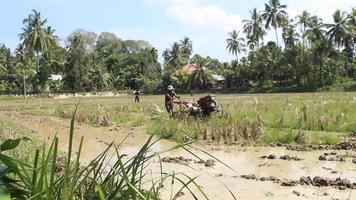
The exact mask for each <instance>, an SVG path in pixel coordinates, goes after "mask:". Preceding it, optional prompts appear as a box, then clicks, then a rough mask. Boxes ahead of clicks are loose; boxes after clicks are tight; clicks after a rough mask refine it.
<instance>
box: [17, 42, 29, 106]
mask: <svg viewBox="0 0 356 200" xmlns="http://www.w3.org/2000/svg"><path fill="white" fill-rule="evenodd" d="M16 54H17V56H18V57H19V62H17V63H16V67H18V68H22V69H23V79H22V80H23V95H24V99H25V100H26V95H27V91H26V88H27V86H26V76H27V66H28V65H30V62H31V57H30V52H28V50H27V49H25V47H24V46H23V45H22V44H19V46H18V47H17V49H16Z"/></svg>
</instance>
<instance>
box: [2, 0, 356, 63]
mask: <svg viewBox="0 0 356 200" xmlns="http://www.w3.org/2000/svg"><path fill="white" fill-rule="evenodd" d="M267 1H268V0H2V1H1V3H0V9H1V12H0V26H1V30H0V43H3V44H5V45H6V46H8V47H10V48H11V49H14V48H15V47H16V46H17V44H18V43H19V38H18V34H19V33H20V32H21V28H22V27H23V24H22V20H23V19H24V18H26V17H27V16H28V15H29V14H30V13H31V11H32V9H36V10H37V11H40V12H41V15H42V16H43V17H44V18H47V20H48V25H50V26H52V27H53V28H54V29H55V30H56V32H55V34H56V35H57V36H58V37H59V38H66V37H67V36H68V35H69V34H70V33H71V32H73V31H74V30H75V29H78V28H81V29H85V30H88V31H94V32H96V33H97V34H99V33H100V32H104V31H109V32H113V33H115V34H116V35H117V36H118V37H120V38H121V39H142V40H147V41H148V42H150V43H151V44H152V46H154V47H155V48H157V49H158V50H159V53H160V54H162V52H163V50H164V49H166V48H169V47H170V45H171V44H172V43H173V42H174V41H179V40H181V39H183V37H189V38H191V40H192V41H193V50H194V53H197V54H200V55H202V56H210V57H213V58H218V59H219V60H221V61H230V60H232V59H234V56H232V55H231V54H230V53H229V52H228V51H227V50H226V38H227V33H228V32H230V31H232V30H234V29H236V30H237V31H240V32H241V34H242V26H243V25H242V20H243V19H249V18H250V14H249V10H252V9H253V8H258V9H261V10H262V9H263V8H264V4H265V3H267ZM280 1H281V3H282V4H287V5H288V9H287V10H288V13H289V15H290V17H295V16H296V15H298V14H300V13H301V12H302V11H303V10H308V11H309V12H311V13H312V14H317V15H318V16H320V17H321V18H322V19H323V20H324V23H328V22H331V21H332V13H333V12H334V11H335V10H336V9H341V10H344V11H347V12H350V11H351V8H352V7H356V1H355V0H280ZM269 40H275V36H274V34H273V33H272V32H269V33H268V35H267V36H266V38H265V41H269ZM160 60H162V58H160Z"/></svg>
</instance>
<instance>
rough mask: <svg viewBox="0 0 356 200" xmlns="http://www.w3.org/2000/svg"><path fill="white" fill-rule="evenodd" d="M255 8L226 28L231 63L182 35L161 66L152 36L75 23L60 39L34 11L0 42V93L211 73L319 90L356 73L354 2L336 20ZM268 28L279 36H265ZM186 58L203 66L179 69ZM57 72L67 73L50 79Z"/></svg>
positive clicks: (251, 86) (252, 83)
mask: <svg viewBox="0 0 356 200" xmlns="http://www.w3.org/2000/svg"><path fill="white" fill-rule="evenodd" d="M250 14H251V18H250V19H246V20H243V24H244V26H243V29H242V30H232V31H231V32H230V33H228V38H227V39H226V43H227V44H226V45H227V46H226V48H227V51H228V52H230V53H232V54H233V55H235V56H236V59H234V60H232V61H231V62H230V63H228V62H225V63H222V62H220V61H219V60H217V59H214V58H211V57H202V56H200V55H198V54H193V42H192V41H191V40H190V39H189V38H188V37H185V38H183V39H182V40H181V41H178V42H174V43H173V44H172V45H171V47H170V48H168V49H166V50H165V51H164V52H163V54H162V56H163V66H161V64H160V63H159V62H158V54H157V50H156V49H155V48H154V47H152V46H151V45H150V44H149V43H148V42H146V41H142V40H122V39H120V38H119V37H117V36H116V35H115V34H113V33H110V32H103V33H100V34H99V35H97V34H96V33H94V32H90V31H85V30H83V29H77V30H75V31H74V32H73V33H71V34H70V35H69V36H68V37H67V40H66V41H65V42H64V43H65V44H66V45H63V42H60V41H59V39H58V38H57V36H56V35H55V30H54V29H52V27H51V26H49V25H47V19H43V18H42V16H41V13H40V12H37V11H35V10H34V11H33V13H31V14H30V15H29V16H28V17H27V18H26V19H25V20H24V21H23V24H24V27H23V30H22V32H21V33H20V34H19V37H20V39H21V44H19V46H18V48H17V49H16V50H15V51H14V52H11V50H10V49H9V48H7V47H6V46H5V45H0V93H3V94H4V93H5V94H9V93H16V94H19V93H26V90H28V91H29V92H32V93H37V92H47V91H52V92H88V91H107V90H122V89H125V88H131V89H134V88H140V89H143V90H145V92H152V91H156V89H158V88H164V87H166V86H167V85H169V84H172V85H174V86H175V87H176V88H179V89H181V90H187V89H204V90H206V89H210V88H211V86H212V85H214V82H216V80H215V79H214V76H213V75H220V76H222V77H224V78H225V80H224V84H223V88H224V89H225V90H238V91H246V90H247V91H248V90H252V91H276V90H277V89H276V88H291V89H292V90H293V88H294V89H297V88H299V89H308V90H315V89H317V88H325V87H326V86H330V85H334V84H340V83H343V82H345V81H346V82H350V81H354V80H355V79H356V63H355V61H354V57H355V44H356V43H355V41H356V24H355V23H356V22H355V21H356V20H355V18H356V10H355V8H352V10H351V12H349V13H347V12H344V11H340V10H337V11H335V13H334V14H333V22H332V23H324V22H323V21H322V19H321V18H319V17H318V16H314V15H312V14H310V13H309V12H307V11H303V12H302V13H300V15H298V16H297V17H295V18H291V17H290V16H288V13H287V5H284V4H282V3H281V2H280V1H279V0H270V1H269V2H268V3H267V4H265V6H264V9H263V10H258V9H253V10H252V11H250ZM271 28H272V29H273V30H274V32H275V34H276V41H275V42H274V41H265V40H264V39H265V36H266V34H267V31H268V30H269V29H271ZM242 34H245V37H243V36H244V35H242ZM280 35H282V38H279V37H280ZM280 39H282V42H281V40H280ZM221 42H223V41H221ZM187 64H195V65H196V66H197V67H198V70H197V71H196V72H194V73H192V72H189V73H187V72H184V71H182V70H180V69H182V66H184V65H187ZM53 75H61V77H63V79H62V80H53ZM351 88H352V87H351Z"/></svg>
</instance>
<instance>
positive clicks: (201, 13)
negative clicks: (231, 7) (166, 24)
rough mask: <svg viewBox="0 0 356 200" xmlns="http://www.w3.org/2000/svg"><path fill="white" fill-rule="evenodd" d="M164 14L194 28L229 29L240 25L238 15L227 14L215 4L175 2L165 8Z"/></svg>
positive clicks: (240, 19)
mask: <svg viewBox="0 0 356 200" xmlns="http://www.w3.org/2000/svg"><path fill="white" fill-rule="evenodd" d="M166 15H168V16H169V17H171V18H173V19H177V20H179V21H181V22H182V23H184V24H188V25H191V26H192V27H195V28H209V29H210V28H211V29H214V30H217V31H225V32H226V31H231V30H233V29H239V28H241V25H242V18H241V17H240V16H239V15H237V14H228V13H226V12H225V10H224V9H222V8H220V7H218V6H215V5H205V6H201V5H197V4H195V3H177V4H173V5H170V6H169V7H168V8H167V10H166Z"/></svg>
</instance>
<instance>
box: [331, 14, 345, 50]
mask: <svg viewBox="0 0 356 200" xmlns="http://www.w3.org/2000/svg"><path fill="white" fill-rule="evenodd" d="M333 19H334V23H333V24H325V27H326V28H328V29H329V30H328V32H327V33H328V35H329V39H330V41H334V42H335V43H336V44H337V47H338V50H339V52H340V46H341V45H342V43H343V39H344V37H345V36H346V34H347V32H348V30H347V19H348V18H347V15H346V13H345V12H341V11H340V10H336V12H335V13H334V14H333Z"/></svg>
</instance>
